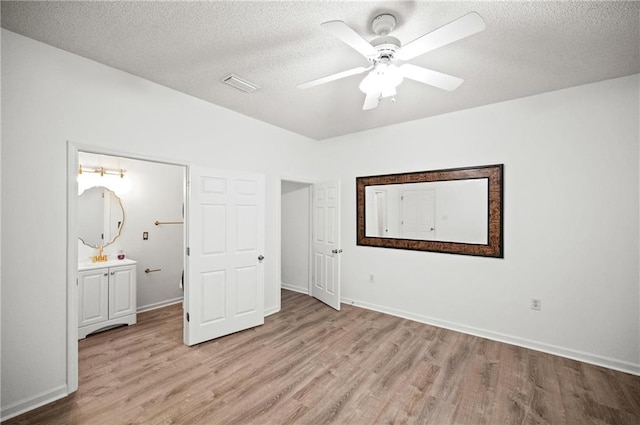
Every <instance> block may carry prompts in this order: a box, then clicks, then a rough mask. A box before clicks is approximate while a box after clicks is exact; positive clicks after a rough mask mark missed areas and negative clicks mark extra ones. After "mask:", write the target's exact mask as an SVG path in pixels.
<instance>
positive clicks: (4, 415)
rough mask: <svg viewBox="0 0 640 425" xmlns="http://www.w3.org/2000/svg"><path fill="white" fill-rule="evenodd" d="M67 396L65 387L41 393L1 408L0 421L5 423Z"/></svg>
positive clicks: (61, 386)
mask: <svg viewBox="0 0 640 425" xmlns="http://www.w3.org/2000/svg"><path fill="white" fill-rule="evenodd" d="M68 395H69V392H68V390H67V386H66V385H60V386H59V387H56V388H54V389H52V390H49V391H45V392H42V393H40V394H37V395H35V396H33V397H29V398H27V399H24V400H20V401H17V402H15V403H13V404H10V405H8V406H3V407H2V409H1V411H0V421H6V420H7V419H11V418H13V417H16V416H18V415H21V414H23V413H26V412H28V411H30V410H33V409H37V408H38V407H40V406H44V405H45V404H48V403H51V402H54V401H56V400H59V399H61V398H63V397H66V396H68Z"/></svg>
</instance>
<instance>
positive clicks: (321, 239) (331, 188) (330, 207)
mask: <svg viewBox="0 0 640 425" xmlns="http://www.w3.org/2000/svg"><path fill="white" fill-rule="evenodd" d="M341 253H342V249H341V248H340V182H339V181H332V182H325V183H321V184H314V185H313V280H312V286H311V294H312V295H313V296H314V297H315V298H317V299H319V300H320V301H322V302H323V303H325V304H327V305H329V306H331V307H333V308H335V309H336V310H340V254H341Z"/></svg>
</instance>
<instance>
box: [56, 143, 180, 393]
mask: <svg viewBox="0 0 640 425" xmlns="http://www.w3.org/2000/svg"><path fill="white" fill-rule="evenodd" d="M68 158H69V159H68V168H69V174H68V176H69V177H68V180H69V181H68V202H67V203H68V236H69V240H68V244H67V246H68V255H67V258H68V264H67V269H68V270H69V273H68V274H69V276H70V280H69V287H68V288H69V290H68V294H67V297H68V306H69V307H68V317H69V320H68V323H69V325H68V346H69V348H68V352H67V353H68V355H67V357H68V358H67V364H68V374H67V380H68V383H69V388H70V390H71V391H75V390H76V389H77V383H78V369H77V367H78V337H80V338H83V337H84V336H85V335H83V333H82V332H79V330H80V328H81V327H82V320H83V317H82V310H81V306H80V305H79V303H80V298H79V295H80V292H81V291H80V288H79V281H80V278H81V277H82V276H81V273H80V272H78V269H79V265H80V264H83V263H84V264H85V265H87V264H89V267H91V266H90V264H91V263H92V260H93V257H95V256H97V255H104V257H105V259H107V260H108V262H107V263H104V264H105V265H111V264H112V263H113V265H114V266H115V267H117V268H118V269H126V268H127V267H128V266H129V265H130V264H131V263H132V262H135V264H134V266H133V267H134V270H133V271H129V273H133V274H135V289H134V290H133V292H132V293H133V294H135V295H133V296H132V298H133V299H134V303H133V304H134V306H133V311H132V313H133V315H134V316H135V315H136V314H137V313H142V312H145V311H149V310H154V309H158V308H161V307H165V306H169V305H172V304H179V303H182V302H183V295H184V291H183V276H184V273H183V272H184V268H185V262H186V260H185V252H186V249H185V246H186V237H185V229H186V226H187V223H186V220H185V216H186V214H185V213H186V208H185V202H186V176H187V166H186V165H183V164H176V163H169V162H164V161H160V160H154V159H148V158H133V157H129V156H128V155H126V154H120V153H118V152H104V151H101V150H100V149H94V148H92V147H85V146H82V147H80V146H75V145H73V144H71V143H69V155H68ZM97 186H99V187H101V188H104V189H105V190H104V193H112V194H113V195H112V200H111V201H110V202H109V204H110V207H109V208H106V207H105V210H104V217H105V222H106V220H107V219H108V218H107V217H111V218H112V221H113V225H112V226H109V228H115V229H116V231H115V232H111V231H110V230H105V231H104V234H102V235H99V236H98V237H99V238H100V239H99V241H100V242H99V243H98V245H104V249H103V250H102V252H100V251H98V250H97V249H95V248H93V247H91V246H89V245H92V244H85V243H83V242H82V240H81V239H79V238H78V236H79V231H80V227H81V226H80V221H81V220H80V216H81V212H80V211H79V205H80V202H79V199H80V196H78V195H79V193H81V192H82V191H84V190H85V189H87V188H89V187H97ZM101 191H102V189H101ZM118 204H119V205H120V208H121V211H122V212H121V216H118V208H117V206H118ZM114 206H115V207H114ZM94 212H95V211H94ZM104 228H105V229H107V228H108V226H106V224H105V227H104ZM93 245H94V246H96V244H95V243H94V244H93ZM119 256H120V257H125V260H124V261H122V262H121V263H118V261H119V260H117V258H118V257H119ZM114 262H115V263H114ZM125 263H126V264H125ZM118 266H123V267H118ZM123 275H124V274H123ZM76 278H77V279H76ZM122 279H124V278H122ZM123 285H124V286H125V287H126V285H127V283H124V284H123ZM103 286H104V285H103ZM110 296H111V295H109V297H110ZM127 297H128V296H127ZM127 297H122V296H120V300H116V303H117V302H122V300H123V299H124V303H125V304H126V303H127V302H128V301H127ZM110 302H111V303H112V304H114V302H113V300H111V301H110ZM79 313H80V314H79ZM111 313H112V312H109V313H108V314H111ZM79 316H80V317H79ZM118 321H120V322H122V320H121V319H119V320H116V321H115V322H116V323H115V324H114V325H117V324H118V323H117V322H118ZM179 326H180V328H183V323H180V325H179ZM94 328H95V330H98V329H99V330H102V326H101V325H100V324H96V325H95V326H94ZM94 328H91V329H89V331H93V330H94ZM106 328H109V324H107V326H105V329H106ZM86 330H87V329H85V331H86ZM74 384H75V385H74Z"/></svg>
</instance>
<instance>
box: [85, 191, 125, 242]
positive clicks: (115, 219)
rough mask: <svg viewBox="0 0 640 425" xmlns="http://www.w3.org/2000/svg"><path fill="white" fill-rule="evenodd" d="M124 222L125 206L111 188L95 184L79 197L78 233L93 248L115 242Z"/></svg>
mask: <svg viewBox="0 0 640 425" xmlns="http://www.w3.org/2000/svg"><path fill="white" fill-rule="evenodd" d="M123 224H124V208H123V207H122V202H121V201H120V198H118V197H117V196H116V194H115V193H113V192H112V191H111V190H109V189H107V188H106V187H102V186H95V187H92V188H89V189H87V190H85V191H84V192H82V194H81V195H80V196H79V197H78V235H79V238H80V240H81V241H82V242H83V243H84V244H85V245H87V246H90V247H92V248H100V247H101V246H102V247H104V246H107V245H109V244H111V243H113V242H114V241H115V240H116V239H117V238H118V236H120V232H121V231H122V225H123Z"/></svg>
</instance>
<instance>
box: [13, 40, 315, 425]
mask: <svg viewBox="0 0 640 425" xmlns="http://www.w3.org/2000/svg"><path fill="white" fill-rule="evenodd" d="M214 84H215V82H214ZM2 89H3V90H2V139H3V141H2V142H3V145H2V149H3V152H2V154H3V155H2V168H1V169H2V263H3V269H2V397H1V398H2V415H3V417H6V416H7V415H9V414H12V413H15V412H17V411H20V410H22V409H23V408H28V407H33V406H34V405H37V404H38V403H41V402H44V401H47V400H50V399H51V398H54V397H59V396H62V395H64V394H65V393H66V388H67V383H66V376H67V370H66V366H65V363H66V355H67V354H66V340H67V335H66V319H67V317H66V288H67V276H66V263H67V260H66V239H67V225H66V215H67V211H66V209H67V204H66V196H67V164H66V162H67V141H68V140H71V141H74V142H76V143H80V144H83V145H93V146H96V147H99V148H105V149H107V150H109V151H110V152H111V151H118V152H124V153H128V154H131V155H136V156H142V157H154V158H158V159H168V160H172V161H174V162H186V163H193V164H197V165H203V166H208V167H214V168H224V169H237V170H247V171H254V172H261V173H264V174H265V175H266V211H267V216H266V225H267V233H266V252H265V257H266V260H265V268H266V270H265V274H266V288H265V311H266V312H274V311H277V310H278V309H279V308H280V276H279V264H280V251H279V250H280V246H279V239H280V235H279V227H280V222H279V221H280V217H279V216H278V214H277V211H278V210H279V202H280V176H281V175H282V174H286V175H290V176H299V177H300V178H304V179H308V180H314V179H315V175H314V173H315V172H316V171H315V170H314V167H315V165H314V164H315V161H313V160H312V158H314V155H317V154H318V152H317V149H318V147H319V146H318V144H317V143H316V142H314V141H311V140H309V139H307V138H304V137H302V136H299V135H296V134H293V133H290V132H287V131H284V130H282V129H279V128H276V127H273V126H271V125H268V124H265V123H262V122H259V121H257V120H254V119H251V118H248V117H246V116H243V115H240V114H237V113H235V112H232V111H229V110H226V109H224V108H221V107H217V106H215V105H212V104H209V103H206V102H204V101H201V100H199V99H195V98H193V97H190V96H187V95H184V94H181V93H178V92H176V91H174V90H170V89H167V88H165V87H162V86H159V85H157V84H154V83H151V82H149V81H146V80H143V79H140V78H137V77H134V76H132V75H130V74H127V73H124V72H121V71H118V70H115V69H112V68H109V67H106V66H103V65H100V64H98V63H95V62H92V61H90V60H88V59H84V58H81V57H79V56H75V55H72V54H69V53H67V52H64V51H61V50H58V49H55V48H52V47H50V46H47V45H44V44H41V43H38V42H35V41H33V40H31V39H28V38H25V37H22V36H19V35H17V34H14V33H11V32H9V31H6V30H2ZM229 90H235V89H233V88H229ZM254 95H256V96H260V95H268V94H266V93H264V94H263V93H261V92H256V93H255V94H254ZM238 96H247V101H250V99H251V97H250V96H252V95H248V94H244V93H241V92H238ZM7 177H9V178H7ZM132 256H133V254H132Z"/></svg>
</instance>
